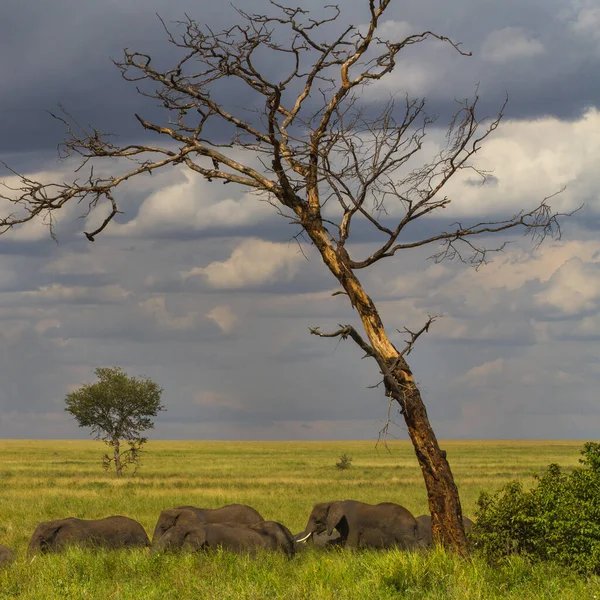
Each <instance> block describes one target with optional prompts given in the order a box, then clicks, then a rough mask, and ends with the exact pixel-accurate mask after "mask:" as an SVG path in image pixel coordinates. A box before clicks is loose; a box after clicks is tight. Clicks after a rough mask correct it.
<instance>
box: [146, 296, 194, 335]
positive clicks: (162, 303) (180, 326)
mask: <svg viewBox="0 0 600 600" xmlns="http://www.w3.org/2000/svg"><path fill="white" fill-rule="evenodd" d="M138 306H139V307H140V308H141V309H142V310H143V311H144V312H145V313H146V314H148V315H150V316H151V317H152V318H153V319H154V320H155V321H156V322H157V323H158V324H159V325H161V326H163V327H166V328H167V329H174V330H177V331H182V330H183V331H185V330H188V329H194V328H195V327H196V326H197V324H198V322H199V321H200V320H201V319H202V317H201V315H200V314H199V313H198V312H190V313H188V314H186V315H182V316H175V315H172V314H171V313H170V312H169V311H168V310H167V305H166V299H165V297H164V296H153V297H152V298H148V299H147V300H143V301H141V302H138Z"/></svg>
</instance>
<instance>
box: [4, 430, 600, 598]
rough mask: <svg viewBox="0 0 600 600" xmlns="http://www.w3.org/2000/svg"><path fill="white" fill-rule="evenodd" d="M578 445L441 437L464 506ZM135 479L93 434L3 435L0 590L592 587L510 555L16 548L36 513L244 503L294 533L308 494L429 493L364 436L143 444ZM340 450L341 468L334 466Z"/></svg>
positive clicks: (566, 594) (286, 593)
mask: <svg viewBox="0 0 600 600" xmlns="http://www.w3.org/2000/svg"><path fill="white" fill-rule="evenodd" d="M580 446H581V443H579V442H445V443H444V444H443V447H444V448H445V449H446V450H447V452H448V458H449V460H450V461H451V464H452V467H453V471H454V474H455V477H456V480H457V483H458V485H459V487H460V491H461V498H462V502H463V509H464V512H465V514H466V515H468V516H473V509H474V504H475V500H476V498H477V496H478V495H479V492H480V491H481V490H484V489H485V490H487V491H493V490H496V489H498V488H500V487H501V486H502V485H503V484H504V483H505V482H506V481H508V480H511V479H519V480H521V481H523V482H524V483H525V484H526V485H529V484H530V483H531V475H532V474H533V473H534V472H536V471H540V470H542V469H543V468H544V467H545V466H547V464H549V463H551V462H558V463H559V464H561V465H564V466H567V467H568V466H574V465H576V464H577V461H578V458H579V453H578V451H579V448H580ZM147 449H148V451H147V453H146V454H145V456H144V462H143V464H142V466H141V468H140V469H139V471H138V473H137V474H136V475H135V476H131V475H126V476H125V477H123V478H121V479H117V478H116V477H115V476H114V475H113V474H112V473H105V472H104V471H102V469H101V466H100V456H101V454H102V453H103V448H102V445H101V444H100V443H98V442H92V441H60V442H58V441H29V440H25V441H23V440H5V441H0V543H2V544H5V545H7V546H9V547H11V548H13V550H15V552H16V553H17V556H18V558H17V561H16V563H15V564H14V565H12V566H10V567H8V568H6V569H3V570H1V571H0V598H1V599H4V598H23V599H27V600H29V599H34V598H40V599H42V598H43V599H44V600H51V599H54V598H57V599H58V598H115V599H126V598H127V599H128V598H132V599H133V598H135V599H136V600H137V599H142V600H143V599H146V598H148V599H151V598H167V599H168V598H177V599H179V598H182V599H185V598H190V599H191V598H257V599H258V598H307V599H313V598H315V599H321V598H398V597H400V598H427V599H434V598H440V599H441V598H482V599H488V598H490V599H492V598H525V597H527V598H553V599H555V598H578V599H579V598H593V597H594V596H597V597H598V598H600V583H599V581H598V580H597V579H596V578H591V579H582V578H579V577H577V576H575V575H572V574H570V573H568V572H566V571H564V570H560V569H557V568H556V567H554V566H552V565H538V566H536V567H531V566H530V565H528V564H527V563H526V562H525V561H523V560H521V559H518V558H515V559H511V560H510V561H507V562H506V563H504V564H502V565H500V566H498V565H496V566H494V567H491V566H488V565H487V564H486V563H484V562H483V561H482V560H480V559H478V558H477V557H475V558H473V559H471V560H469V561H461V560H458V559H456V558H455V557H453V556H451V555H447V554H446V553H444V552H443V551H441V550H436V551H433V552H430V553H402V552H397V551H388V552H350V551H339V550H335V551H329V552H325V553H323V552H317V551H306V552H303V553H301V554H299V555H298V556H296V557H295V558H294V559H293V560H291V561H288V560H286V559H285V557H283V556H280V555H268V554H266V555H261V556H259V557H258V558H257V559H254V560H252V559H249V558H247V557H243V556H242V557H239V556H233V555H230V554H228V553H223V552H217V553H215V554H211V555H205V554H198V555H193V554H183V555H173V554H167V555H156V556H152V557H149V556H148V553H147V552H146V551H141V550H137V551H118V552H102V551H98V552H95V551H89V550H72V551H69V552H68V553H67V554H64V555H45V556H39V557H37V558H35V559H34V560H33V561H32V560H31V559H28V558H27V557H26V548H27V543H28V541H29V537H30V536H31V534H32V532H33V530H34V529H35V526H36V525H37V523H38V522H40V521H44V520H51V519H57V518H64V517H67V516H75V517H80V518H101V517H105V516H108V515H112V514H121V515H126V516H130V517H132V518H134V519H136V520H138V521H140V522H141V523H142V525H143V526H144V527H145V528H146V530H147V531H148V533H149V535H151V534H152V531H153V528H154V524H155V522H156V519H157V517H158V513H159V512H160V510H162V509H163V508H170V507H174V506H178V505H183V504H191V505H194V506H204V507H216V506H220V505H223V504H229V503H232V502H241V503H244V504H250V505H252V506H254V507H255V508H256V509H257V510H258V511H259V512H260V513H261V514H262V515H263V516H264V517H265V518H266V519H272V520H276V521H280V522H282V523H284V524H285V525H287V526H288V527H289V528H290V529H291V530H292V532H294V533H296V532H298V531H301V530H302V529H303V528H304V526H305V524H306V520H307V517H308V514H309V513H310V510H311V508H312V506H313V504H314V503H315V502H321V501H325V500H331V499H341V500H343V499H346V498H352V499H356V500H362V501H364V502H370V503H377V502H382V501H393V502H397V503H399V504H402V505H403V506H406V507H407V508H408V509H409V510H411V512H413V513H414V514H415V515H419V514H422V513H424V512H426V509H427V501H426V495H425V490H424V487H423V482H422V478H421V475H420V470H419V467H418V464H417V462H416V459H415V457H414V454H413V451H412V448H411V447H410V445H409V444H408V443H405V442H391V443H389V451H388V450H386V449H385V448H382V447H380V448H379V449H378V450H376V449H375V447H374V444H373V443H372V442H290V443H287V442H158V441H156V442H150V443H149V444H148V446H147ZM342 454H347V455H348V456H351V457H352V466H351V468H349V469H347V470H343V471H342V470H339V469H337V468H336V466H335V463H336V462H337V461H338V460H339V457H340V456H341V455H342Z"/></svg>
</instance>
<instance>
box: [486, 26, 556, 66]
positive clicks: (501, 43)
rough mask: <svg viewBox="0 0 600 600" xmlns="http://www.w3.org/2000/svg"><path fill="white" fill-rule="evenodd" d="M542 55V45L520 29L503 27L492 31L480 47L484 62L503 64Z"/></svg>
mask: <svg viewBox="0 0 600 600" xmlns="http://www.w3.org/2000/svg"><path fill="white" fill-rule="evenodd" d="M543 53H544V45H543V44H542V42H540V41H539V40H536V39H534V38H532V37H531V36H530V35H529V34H528V32H527V31H525V30H524V29H522V28H521V27H504V28H503V29H497V30H496V31H492V32H491V33H490V34H489V35H488V36H487V38H486V39H485V41H484V42H483V45H482V46H481V55H482V57H483V59H484V60H488V61H490V62H494V63H504V62H509V61H514V60H518V59H524V58H531V57H533V56H539V55H540V54H543Z"/></svg>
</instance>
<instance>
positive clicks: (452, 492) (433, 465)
mask: <svg viewBox="0 0 600 600" xmlns="http://www.w3.org/2000/svg"><path fill="white" fill-rule="evenodd" d="M299 216H301V222H302V225H303V226H304V228H305V230H306V232H307V233H308V235H309V236H310V238H311V239H312V241H313V242H314V244H315V246H316V247H317V249H318V250H319V252H320V253H321V256H322V258H323V261H324V262H325V264H326V265H327V267H328V268H329V270H330V271H331V272H332V273H333V275H334V276H335V277H336V279H337V280H338V281H339V282H340V284H341V285H342V287H343V288H344V290H345V292H346V293H347V294H348V297H349V299H350V302H351V303H352V306H353V307H354V308H355V309H356V311H357V312H358V314H359V316H360V319H361V321H362V323H363V327H364V329H365V333H366V334H367V337H368V339H369V342H370V344H371V346H372V350H373V352H374V358H376V359H377V361H378V363H379V364H380V366H381V367H382V371H383V373H384V381H385V386H386V392H387V395H388V396H389V397H391V398H393V399H394V400H396V401H397V402H398V403H399V405H400V407H401V412H402V414H403V416H404V420H405V422H406V425H407V428H408V434H409V436H410V439H411V442H412V444H413V447H414V449H415V454H416V456H417V460H418V462H419V466H420V467H421V471H422V473H423V478H424V480H425V487H426V488H427V497H428V501H429V510H430V512H431V524H432V535H433V539H434V540H436V541H439V542H440V543H441V544H442V545H444V546H445V547H447V548H452V549H454V550H455V551H456V552H457V553H458V554H459V555H461V556H467V554H468V550H467V540H466V536H465V532H464V528H463V522H462V508H461V505H460V498H459V495H458V489H457V487H456V484H455V483H454V477H453V475H452V471H451V469H450V465H449V464H448V461H447V460H446V452H445V451H444V450H442V449H441V448H440V447H439V444H438V441H437V438H436V436H435V433H434V431H433V429H432V428H431V424H430V423H429V417H428V416H427V410H426V409H425V405H424V404H423V400H422V398H421V394H420V392H419V389H418V387H417V385H416V383H415V380H414V377H413V375H412V372H411V370H410V368H409V366H408V364H407V363H406V361H405V360H404V358H403V357H401V356H400V352H399V351H398V350H397V349H396V348H395V347H394V345H393V344H392V343H391V341H390V340H389V338H388V336H387V333H386V331H385V329H384V326H383V322H382V321H381V317H380V316H379V312H378V311H377V308H376V307H375V304H374V302H373V300H372V299H371V298H370V297H369V296H368V295H367V293H366V292H365V290H364V288H363V287H362V284H361V283H360V281H359V280H358V278H357V277H356V275H355V274H354V271H352V269H351V268H350V267H349V264H350V257H349V255H348V253H347V252H346V250H345V248H344V247H334V245H333V243H332V242H331V241H330V238H329V237H328V233H327V231H326V230H325V227H324V226H323V223H322V221H321V218H320V215H315V214H314V213H312V214H308V213H307V212H304V213H301V215H299Z"/></svg>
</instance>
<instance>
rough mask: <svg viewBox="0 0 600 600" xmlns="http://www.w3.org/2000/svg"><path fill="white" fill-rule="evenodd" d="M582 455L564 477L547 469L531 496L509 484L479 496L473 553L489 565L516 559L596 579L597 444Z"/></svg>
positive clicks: (599, 548) (599, 539)
mask: <svg viewBox="0 0 600 600" xmlns="http://www.w3.org/2000/svg"><path fill="white" fill-rule="evenodd" d="M581 454H582V455H583V458H581V459H580V461H579V462H580V463H582V465H583V466H582V467H576V468H575V469H573V471H572V472H571V473H563V471H562V470H561V468H560V467H559V466H558V465H557V464H551V465H549V466H548V469H547V470H546V472H545V473H543V474H542V475H541V476H540V475H536V476H535V479H536V480H537V484H536V485H535V486H534V487H533V488H532V489H531V490H527V491H525V490H524V489H523V486H522V485H521V484H520V483H519V482H516V481H513V482H511V483H509V484H507V485H506V486H505V487H504V488H502V489H501V490H500V491H499V492H497V493H496V494H493V495H492V494H488V493H486V492H482V493H481V495H480V496H479V499H478V500H477V509H476V514H477V521H476V523H475V526H474V528H473V530H472V532H471V536H470V537H471V541H472V543H473V545H474V548H475V549H477V550H478V551H480V552H482V553H483V554H484V555H485V556H486V557H487V558H488V559H491V560H495V559H498V558H501V557H503V556H507V555H510V554H514V553H517V554H521V555H523V556H527V557H529V558H530V559H532V560H534V561H539V560H551V561H554V562H557V563H560V564H563V565H566V566H569V567H572V568H574V569H576V570H577V571H580V572H584V573H590V572H592V573H597V574H598V573H600V444H598V443H595V442H587V443H585V444H584V446H583V449H582V450H581Z"/></svg>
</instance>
